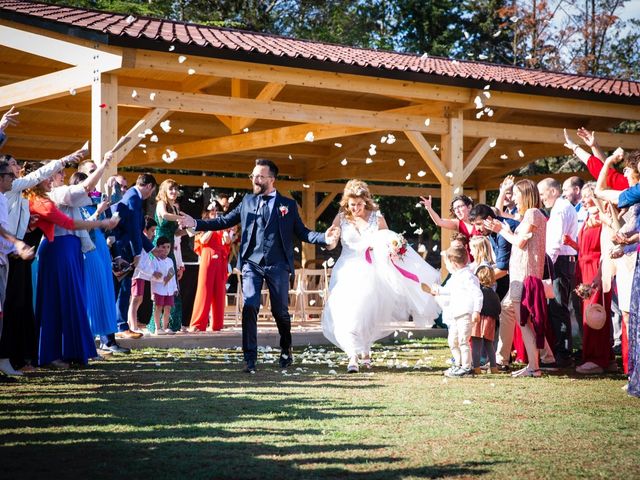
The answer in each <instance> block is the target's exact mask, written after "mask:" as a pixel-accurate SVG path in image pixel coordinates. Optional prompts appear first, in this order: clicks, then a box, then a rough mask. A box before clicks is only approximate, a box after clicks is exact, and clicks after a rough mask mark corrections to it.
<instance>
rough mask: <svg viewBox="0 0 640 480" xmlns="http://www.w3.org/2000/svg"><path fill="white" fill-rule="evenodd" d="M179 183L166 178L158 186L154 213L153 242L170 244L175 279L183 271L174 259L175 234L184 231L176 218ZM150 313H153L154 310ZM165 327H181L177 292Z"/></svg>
mask: <svg viewBox="0 0 640 480" xmlns="http://www.w3.org/2000/svg"><path fill="white" fill-rule="evenodd" d="M178 194H179V185H178V184H177V183H176V182H175V181H174V180H171V179H167V180H165V181H163V182H162V183H161V184H160V187H158V194H157V195H156V213H155V221H156V223H157V225H158V226H157V227H156V237H155V239H154V244H155V245H157V240H158V238H160V237H165V238H167V239H169V243H170V244H171V250H170V252H169V258H170V259H171V261H172V262H173V269H174V271H175V272H176V277H177V278H176V281H179V280H180V278H182V274H183V272H184V265H179V264H178V263H177V261H176V252H175V236H176V235H184V234H185V233H186V232H185V230H182V229H180V228H179V227H178V220H179V219H180V206H179V205H178ZM152 315H155V310H154V313H153V314H152ZM165 327H166V328H167V329H170V330H171V331H173V332H174V333H175V332H177V331H179V330H181V328H182V302H181V301H180V297H179V294H178V296H177V297H176V299H175V301H174V304H173V305H172V308H171V315H170V321H169V324H168V325H165ZM147 328H148V329H149V331H150V332H151V333H153V332H154V330H155V324H154V322H149V325H148V326H147Z"/></svg>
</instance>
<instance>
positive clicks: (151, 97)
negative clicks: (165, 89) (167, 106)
mask: <svg viewBox="0 0 640 480" xmlns="http://www.w3.org/2000/svg"><path fill="white" fill-rule="evenodd" d="M155 99H156V94H155V92H151V93H150V94H149V100H151V101H152V102H153V101H154V100H155Z"/></svg>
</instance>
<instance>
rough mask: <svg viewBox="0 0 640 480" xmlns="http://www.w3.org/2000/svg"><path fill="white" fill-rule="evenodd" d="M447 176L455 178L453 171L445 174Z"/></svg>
mask: <svg viewBox="0 0 640 480" xmlns="http://www.w3.org/2000/svg"><path fill="white" fill-rule="evenodd" d="M444 176H445V177H448V178H453V172H447V173H445V174H444Z"/></svg>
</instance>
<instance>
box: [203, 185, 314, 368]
mask: <svg viewBox="0 0 640 480" xmlns="http://www.w3.org/2000/svg"><path fill="white" fill-rule="evenodd" d="M267 197H268V196H267V195H264V196H263V195H252V194H247V195H245V197H244V198H243V199H242V202H241V203H240V205H238V206H237V207H236V208H235V209H234V210H232V211H231V212H229V213H228V214H227V215H225V216H223V217H218V218H214V219H211V220H197V221H196V230H222V229H225V228H229V227H232V226H234V225H237V224H238V223H240V224H241V225H242V239H241V242H240V254H239V255H238V268H239V269H240V270H241V271H242V280H243V281H242V295H243V297H244V306H243V308H242V348H243V351H244V359H245V361H246V362H247V364H248V365H249V366H253V365H255V361H256V358H257V319H258V311H259V309H260V290H261V289H262V283H263V281H266V282H267V287H268V288H269V296H270V299H271V313H272V314H273V317H274V318H275V320H276V325H277V326H278V331H279V332H280V347H281V349H282V353H283V354H284V355H290V349H291V317H290V316H289V275H291V274H292V273H293V272H294V267H293V235H294V234H295V236H296V237H298V238H299V239H300V240H302V241H303V242H307V243H315V244H321V245H324V244H325V243H326V242H325V234H324V233H319V232H312V231H311V230H309V229H308V228H307V227H305V226H304V224H303V223H302V220H301V218H300V215H299V214H298V206H297V204H296V202H295V201H294V200H292V199H290V198H286V197H283V196H281V195H280V194H279V193H277V192H275V195H272V196H271V197H270V198H267ZM281 358H282V357H281ZM284 358H285V359H286V358H287V357H284Z"/></svg>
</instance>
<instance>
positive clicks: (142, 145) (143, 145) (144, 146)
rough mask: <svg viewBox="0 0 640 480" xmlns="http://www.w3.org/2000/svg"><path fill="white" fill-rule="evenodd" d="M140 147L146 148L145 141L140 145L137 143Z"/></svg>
mask: <svg viewBox="0 0 640 480" xmlns="http://www.w3.org/2000/svg"><path fill="white" fill-rule="evenodd" d="M138 146H139V147H140V148H147V144H146V143H141V144H140V145H138Z"/></svg>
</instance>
